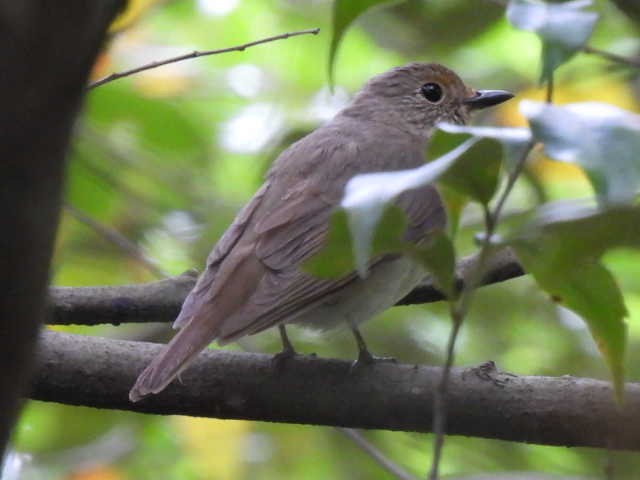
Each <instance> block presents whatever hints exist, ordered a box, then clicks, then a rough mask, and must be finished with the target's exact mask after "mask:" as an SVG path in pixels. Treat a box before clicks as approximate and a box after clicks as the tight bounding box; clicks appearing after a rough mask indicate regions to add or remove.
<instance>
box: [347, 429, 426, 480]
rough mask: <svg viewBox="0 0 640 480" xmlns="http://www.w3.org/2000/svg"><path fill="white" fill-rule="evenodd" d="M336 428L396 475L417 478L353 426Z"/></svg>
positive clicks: (413, 479) (410, 479)
mask: <svg viewBox="0 0 640 480" xmlns="http://www.w3.org/2000/svg"><path fill="white" fill-rule="evenodd" d="M336 430H337V431H339V432H340V433H342V434H343V435H344V436H346V437H347V438H348V439H349V440H351V441H353V443H355V444H356V445H357V446H358V447H360V448H361V449H362V450H363V451H364V452H365V453H366V454H367V455H369V456H370V457H371V458H373V459H374V460H375V461H376V462H377V463H378V465H380V466H381V467H382V468H384V469H385V470H386V471H387V472H389V473H390V474H391V475H393V476H394V477H396V478H399V479H400V480H417V479H416V477H414V476H413V475H411V474H410V473H409V472H407V471H406V470H405V469H404V468H402V467H401V466H400V465H398V464H397V463H395V462H392V461H391V460H389V459H388V458H387V457H386V456H385V455H384V454H383V453H382V452H381V451H380V450H378V449H377V448H376V447H375V445H373V444H372V443H371V442H369V441H368V440H367V439H366V438H364V436H362V434H361V433H360V432H359V431H357V430H354V429H353V428H336Z"/></svg>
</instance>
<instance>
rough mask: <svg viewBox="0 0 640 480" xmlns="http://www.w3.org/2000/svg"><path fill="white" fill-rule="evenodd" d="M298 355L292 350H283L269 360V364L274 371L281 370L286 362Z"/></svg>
mask: <svg viewBox="0 0 640 480" xmlns="http://www.w3.org/2000/svg"><path fill="white" fill-rule="evenodd" d="M298 355H300V354H299V353H298V352H296V351H295V350H294V349H293V348H283V349H282V351H280V352H278V353H276V354H275V355H274V356H273V357H272V358H271V363H272V364H273V366H274V367H275V368H276V369H281V368H282V367H283V366H284V364H285V363H286V362H287V361H289V360H291V359H292V358H294V357H297V356H298Z"/></svg>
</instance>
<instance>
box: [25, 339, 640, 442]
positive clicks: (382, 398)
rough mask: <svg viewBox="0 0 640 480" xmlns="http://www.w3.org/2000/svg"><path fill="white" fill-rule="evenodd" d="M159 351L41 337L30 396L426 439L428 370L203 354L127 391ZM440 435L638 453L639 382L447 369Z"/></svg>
mask: <svg viewBox="0 0 640 480" xmlns="http://www.w3.org/2000/svg"><path fill="white" fill-rule="evenodd" d="M161 348H162V346H161V345H155V344H150V343H143V342H130V341H122V340H107V339H99V338H94V337H83V336H79V335H71V334H64V333H58V332H52V331H45V332H43V335H42V337H41V340H40V344H39V349H38V354H37V357H36V358H37V360H36V364H37V373H36V375H35V378H34V383H33V390H32V392H31V398H33V399H36V400H44V401H55V402H60V403H66V404H71V405H85V406H92V407H98V408H112V409H120V410H131V411H136V412H142V413H154V414H179V415H191V416H202V417H216V418H226V419H246V420H262V421H273V422H285V423H302V424H313V425H331V426H340V427H352V428H370V429H371V428H375V429H388V430H405V431H418V432H429V431H430V429H431V426H432V424H431V421H432V413H433V412H432V406H433V398H432V396H433V392H434V391H435V388H436V384H437V382H438V381H439V379H440V374H441V369H440V368H436V367H428V366H418V365H403V364H388V363H385V364H377V365H375V366H373V367H371V368H367V369H360V370H355V371H354V370H352V369H351V368H350V367H351V363H350V362H347V361H343V360H334V359H319V358H311V357H295V358H293V359H291V360H290V361H287V362H286V363H285V364H284V365H282V366H281V367H280V368H275V366H274V364H273V362H272V361H271V358H272V357H271V356H268V355H263V354H251V353H235V352H226V351H214V350H208V351H206V352H204V353H202V354H200V355H199V356H198V358H197V359H196V361H195V362H194V364H193V365H192V366H191V367H189V368H188V369H187V370H185V372H184V373H183V374H182V375H181V378H182V384H180V383H178V382H175V383H174V384H172V385H170V386H169V387H168V388H167V389H166V390H165V391H163V392H162V393H160V394H159V395H156V396H153V397H150V398H147V399H144V400H143V401H141V402H139V403H131V402H129V400H128V398H127V394H128V390H129V388H130V386H131V385H132V384H133V382H134V380H135V378H136V376H137V375H138V373H139V372H140V371H141V370H142V369H143V368H144V366H145V365H146V364H147V363H148V362H149V361H150V360H151V358H152V357H153V356H155V355H156V354H157V353H158V352H159V351H160V349H161ZM447 399H448V409H449V412H450V415H449V419H448V424H447V432H448V433H449V434H454V435H471V436H478V437H485V438H494V439H502V440H510V441H518V442H528V443H540V444H545V445H562V446H589V447H607V448H613V449H626V450H639V449H640V385H637V384H628V385H627V386H626V399H625V405H624V407H618V406H616V404H615V402H614V400H613V392H612V390H611V387H610V385H609V384H608V383H607V382H602V381H597V380H590V379H582V378H574V377H569V376H563V377H560V378H552V377H519V376H515V375H510V374H506V373H502V372H499V371H497V370H496V369H495V367H494V366H493V365H492V364H485V365H482V366H480V367H476V368H467V369H463V368H454V369H453V370H452V373H451V384H450V392H449V396H448V397H447Z"/></svg>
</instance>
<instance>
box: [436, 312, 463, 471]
mask: <svg viewBox="0 0 640 480" xmlns="http://www.w3.org/2000/svg"><path fill="white" fill-rule="evenodd" d="M456 303H457V302H449V315H450V316H451V320H452V322H453V326H452V328H451V333H450V334H449V340H448V343H447V357H446V361H445V364H444V368H443V370H442V375H441V376H440V383H439V384H438V388H437V389H436V391H435V395H434V397H433V433H434V435H435V438H434V443H433V461H432V463H431V470H430V472H429V476H428V479H429V480H438V468H439V466H440V460H441V458H442V448H443V447H444V439H445V432H446V427H447V402H446V397H447V392H448V390H449V378H450V377H451V375H450V373H451V367H452V366H453V361H454V356H455V345H456V340H457V338H458V332H460V327H461V326H462V321H463V320H464V317H463V316H462V315H461V313H462V312H461V311H460V310H458V309H457V308H456Z"/></svg>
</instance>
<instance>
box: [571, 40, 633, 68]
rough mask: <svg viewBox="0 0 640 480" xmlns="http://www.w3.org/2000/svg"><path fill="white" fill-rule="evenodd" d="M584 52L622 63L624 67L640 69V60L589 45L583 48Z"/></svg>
mask: <svg viewBox="0 0 640 480" xmlns="http://www.w3.org/2000/svg"><path fill="white" fill-rule="evenodd" d="M582 51H583V52H584V53H587V54H590V55H597V56H599V57H602V58H604V59H606V60H609V61H610V62H614V63H620V64H622V65H627V66H629V67H633V68H640V59H636V58H629V57H623V56H622V55H617V54H615V53H611V52H607V51H605V50H600V49H599V48H594V47H590V46H589V45H587V46H585V47H582Z"/></svg>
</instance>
